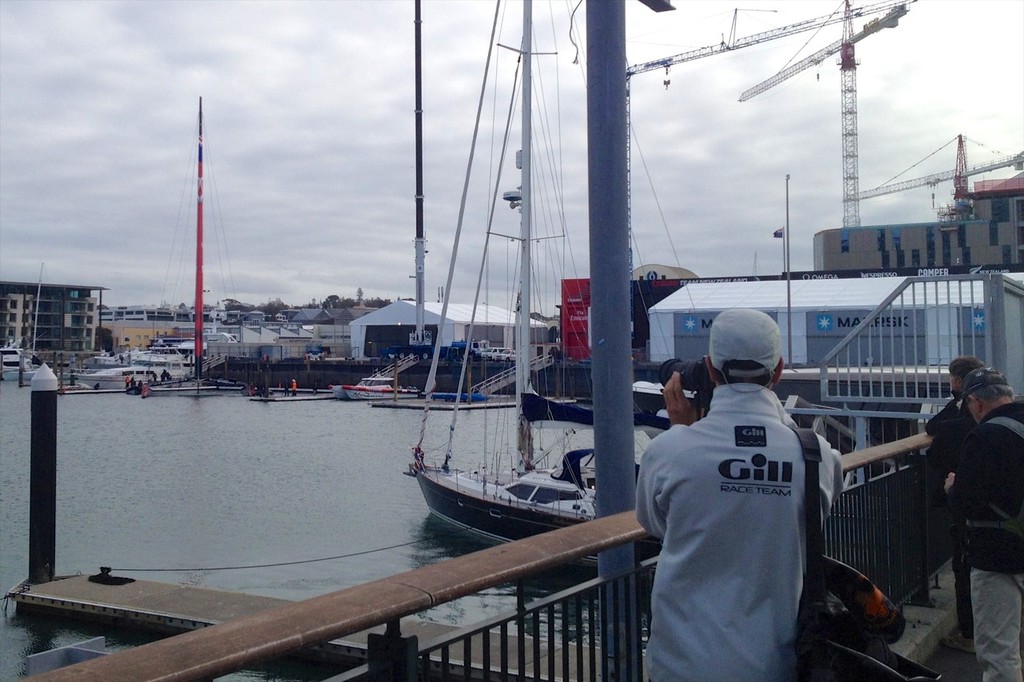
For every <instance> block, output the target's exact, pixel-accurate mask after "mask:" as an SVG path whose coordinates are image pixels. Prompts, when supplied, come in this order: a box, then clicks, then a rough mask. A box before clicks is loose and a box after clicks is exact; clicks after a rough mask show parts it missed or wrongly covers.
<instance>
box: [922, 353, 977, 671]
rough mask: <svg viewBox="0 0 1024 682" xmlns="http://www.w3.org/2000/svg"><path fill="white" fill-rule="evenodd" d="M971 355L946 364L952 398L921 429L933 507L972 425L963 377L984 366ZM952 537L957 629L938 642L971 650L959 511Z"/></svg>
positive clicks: (942, 501)
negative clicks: (929, 441)
mask: <svg viewBox="0 0 1024 682" xmlns="http://www.w3.org/2000/svg"><path fill="white" fill-rule="evenodd" d="M984 366H985V363H983V362H982V361H981V360H979V359H978V358H976V357H974V356H973V355H961V356H960V357H957V358H953V360H952V361H951V362H950V363H949V392H950V393H951V394H952V395H953V399H952V400H950V401H949V402H948V403H946V406H945V407H943V408H942V410H941V411H940V412H939V413H938V414H936V415H935V416H934V417H932V418H931V419H930V420H928V424H927V426H925V431H927V433H928V435H929V436H931V437H932V444H931V447H929V448H928V467H929V469H930V470H931V472H932V474H933V475H932V476H930V477H929V478H930V480H934V481H935V488H934V491H935V492H934V495H935V497H934V503H935V506H945V505H946V493H945V491H944V490H943V489H942V486H943V483H944V482H945V480H946V476H947V475H949V473H950V472H951V471H956V468H957V465H958V464H960V451H961V450H962V449H963V446H964V440H965V439H966V438H967V434H968V433H969V432H970V430H971V429H973V428H974V417H972V416H971V413H970V412H968V411H967V405H966V404H965V403H964V401H963V400H961V395H960V394H961V392H962V390H963V386H964V377H965V376H967V373H968V372H970V371H971V370H975V369H978V368H979V367H984ZM949 533H950V537H951V539H952V555H953V561H952V564H953V590H954V592H955V593H956V623H957V630H956V631H955V632H953V633H951V634H949V635H948V636H946V637H943V638H942V643H943V644H944V645H945V646H948V647H950V648H953V649H959V650H960V651H966V652H967V653H970V654H973V653H974V616H973V615H972V614H971V567H970V566H969V565H968V564H967V562H966V561H965V560H964V553H965V552H966V551H967V523H966V520H965V519H964V517H963V516H962V515H960V514H953V515H952V518H951V524H950V528H949Z"/></svg>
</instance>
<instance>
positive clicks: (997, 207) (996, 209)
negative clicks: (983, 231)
mask: <svg viewBox="0 0 1024 682" xmlns="http://www.w3.org/2000/svg"><path fill="white" fill-rule="evenodd" d="M990 206H991V209H990V210H991V211H992V220H993V221H994V222H997V223H1008V222H1010V200H1009V199H993V200H992V203H991V204H990Z"/></svg>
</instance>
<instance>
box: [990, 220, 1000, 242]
mask: <svg viewBox="0 0 1024 682" xmlns="http://www.w3.org/2000/svg"><path fill="white" fill-rule="evenodd" d="M988 245H989V246H999V223H997V222H996V221H994V220H992V221H990V222H989V224H988Z"/></svg>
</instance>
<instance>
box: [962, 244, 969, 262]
mask: <svg viewBox="0 0 1024 682" xmlns="http://www.w3.org/2000/svg"><path fill="white" fill-rule="evenodd" d="M963 254H964V265H970V264H971V247H969V246H965V247H964V250H963Z"/></svg>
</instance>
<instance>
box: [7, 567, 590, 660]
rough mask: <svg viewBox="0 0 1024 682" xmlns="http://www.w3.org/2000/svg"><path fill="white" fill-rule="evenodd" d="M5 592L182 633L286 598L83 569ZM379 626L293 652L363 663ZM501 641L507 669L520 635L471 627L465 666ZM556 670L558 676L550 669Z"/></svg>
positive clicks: (408, 623)
mask: <svg viewBox="0 0 1024 682" xmlns="http://www.w3.org/2000/svg"><path fill="white" fill-rule="evenodd" d="M7 596H8V597H9V598H10V599H11V600H12V601H14V603H15V605H16V607H17V609H18V612H19V613H37V614H41V615H47V616H51V617H56V618H62V619H74V620H82V621H89V622H94V623H101V624H104V625H108V626H112V627H116V628H119V629H120V628H123V629H128V630H135V631H145V632H152V633H158V634H162V635H175V634H181V633H184V632H189V631H191V630H197V629H199V628H203V627H206V626H209V625H216V624H217V623H222V622H225V621H228V620H231V619H233V618H241V617H244V616H251V615H254V614H256V613H259V612H261V611H266V610H268V609H272V608H275V607H279V606H284V605H286V604H290V603H293V602H290V601H288V600H286V599H277V598H274V597H262V596H258V595H252V594H244V593H240V592H226V591H222V590H212V589H207V588H202V587H193V586H190V585H172V584H170V583H161V582H155V581H150V580H134V581H133V582H130V583H126V584H123V585H108V584H102V583H95V582H91V581H90V580H89V578H88V576H84V575H78V576H71V577H64V578H57V579H55V580H54V581H52V582H48V583H42V584H39V585H22V586H19V587H17V588H15V589H13V590H11V592H9V593H8V595H7ZM458 629H459V628H456V627H454V626H450V625H443V624H440V623H431V622H428V621H423V620H420V619H418V618H415V617H408V618H403V619H402V620H401V631H402V635H403V636H406V637H408V636H412V635H415V636H416V637H417V638H418V639H419V642H420V644H421V645H423V644H425V643H429V642H431V641H433V640H436V639H438V638H441V637H445V636H446V635H449V634H451V633H453V632H456V631H457V630H458ZM384 630H385V626H384V625H380V626H378V627H376V628H372V629H370V630H364V631H362V632H358V633H355V634H353V635H349V636H346V637H344V638H342V639H336V640H332V641H330V642H327V643H325V644H321V645H318V646H314V647H310V648H309V649H305V650H303V651H301V652H299V653H297V656H300V657H302V658H305V659H308V660H313V661H317V662H322V663H328V664H332V665H338V666H343V667H345V668H351V667H355V666H358V665H362V664H364V663H365V662H366V656H367V653H366V651H367V639H368V636H369V635H370V634H371V633H375V634H383V633H384ZM535 644H536V645H538V646H539V647H540V650H541V652H542V659H543V660H542V661H541V664H542V666H543V667H547V666H549V665H551V664H554V665H555V666H556V667H555V670H561V669H562V666H563V657H568V659H569V660H568V662H567V665H569V667H570V668H571V670H572V671H573V673H572V674H571V675H570V677H569V679H577V678H576V676H575V671H576V669H577V667H578V666H577V662H578V661H579V660H582V661H583V667H584V668H585V669H589V667H590V665H591V661H590V660H587V659H589V655H584V654H583V653H582V652H577V650H576V645H575V644H570V645H568V646H567V647H561V646H556V647H554V648H553V649H552V648H550V647H549V646H548V643H547V642H546V641H544V642H538V643H534V642H533V638H532V637H529V636H527V637H526V638H525V646H526V650H527V651H530V650H533V649H534V647H535ZM502 646H504V648H505V653H504V658H505V660H506V661H507V662H508V667H507V670H508V672H510V673H514V671H515V668H516V661H517V651H518V649H519V640H518V637H516V636H515V635H514V634H512V633H510V634H509V635H508V637H507V638H506V639H505V640H504V641H502V640H501V639H500V638H499V637H497V636H493V635H492V636H491V637H490V638H488V641H487V647H486V648H487V649H488V651H487V652H486V656H485V652H484V640H483V636H482V635H480V634H477V635H474V636H473V637H472V641H471V652H472V653H471V659H472V660H471V662H470V666H471V668H472V669H474V670H476V671H482V670H483V666H484V661H485V660H486V661H489V665H490V667H491V668H492V670H493V671H498V670H499V668H498V667H497V666H499V665H500V661H501V660H502V658H503V655H502V652H501V649H502ZM457 649H458V651H459V652H461V651H462V650H463V649H462V647H461V646H459V647H458V648H457ZM598 656H599V652H598ZM431 660H432V666H431V667H432V674H437V675H438V676H439V677H443V676H444V674H443V673H442V671H441V668H442V662H441V657H440V655H438V656H436V657H435V656H434V655H432V656H431ZM598 660H599V659H598ZM447 665H448V667H449V671H448V674H449V675H450V674H451V673H452V672H453V671H462V672H464V670H463V666H464V661H463V660H462V659H461V658H460V657H459V656H457V655H456V654H455V650H453V651H452V652H451V655H449V657H448V659H447ZM527 669H528V670H527V673H532V671H533V663H532V661H528V662H527ZM556 678H560V676H559V675H556Z"/></svg>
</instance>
